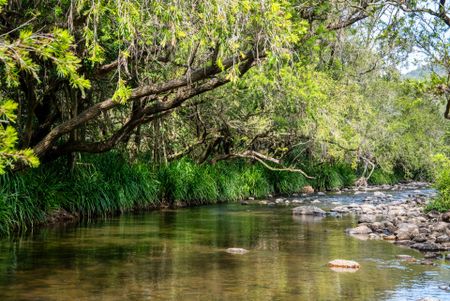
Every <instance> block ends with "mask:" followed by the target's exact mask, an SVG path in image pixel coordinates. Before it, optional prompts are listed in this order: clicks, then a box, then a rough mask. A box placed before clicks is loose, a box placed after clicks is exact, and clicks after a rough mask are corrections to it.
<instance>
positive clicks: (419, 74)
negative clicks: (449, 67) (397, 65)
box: [402, 65, 446, 79]
mask: <svg viewBox="0 0 450 301" xmlns="http://www.w3.org/2000/svg"><path fill="white" fill-rule="evenodd" d="M433 72H435V73H437V74H439V75H445V74H446V71H445V69H444V68H442V67H440V66H430V65H428V66H419V67H417V68H416V69H414V70H411V71H409V72H407V73H405V74H403V75H402V78H404V79H423V78H427V77H429V76H430V75H431V74H432V73H433Z"/></svg>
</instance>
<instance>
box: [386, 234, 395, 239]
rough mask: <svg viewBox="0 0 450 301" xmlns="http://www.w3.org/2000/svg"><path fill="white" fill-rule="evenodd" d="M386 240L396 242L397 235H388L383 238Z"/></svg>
mask: <svg viewBox="0 0 450 301" xmlns="http://www.w3.org/2000/svg"><path fill="white" fill-rule="evenodd" d="M383 239H384V240H395V235H386V236H385V237H383Z"/></svg>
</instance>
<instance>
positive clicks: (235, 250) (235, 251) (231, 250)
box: [225, 248, 249, 255]
mask: <svg viewBox="0 0 450 301" xmlns="http://www.w3.org/2000/svg"><path fill="white" fill-rule="evenodd" d="M225 251H226V252H227V253H230V254H239V255H243V254H246V253H248V252H249V251H248V250H246V249H243V248H228V249H226V250H225Z"/></svg>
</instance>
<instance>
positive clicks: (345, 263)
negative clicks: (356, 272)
mask: <svg viewBox="0 0 450 301" xmlns="http://www.w3.org/2000/svg"><path fill="white" fill-rule="evenodd" d="M328 266H329V267H333V268H345V269H359V268H360V265H359V263H357V262H356V261H353V260H345V259H335V260H332V261H330V262H329V263H328Z"/></svg>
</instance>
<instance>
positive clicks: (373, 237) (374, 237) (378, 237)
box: [369, 233, 381, 240]
mask: <svg viewBox="0 0 450 301" xmlns="http://www.w3.org/2000/svg"><path fill="white" fill-rule="evenodd" d="M369 239H370V240H379V239H381V236H380V235H377V234H375V233H370V234H369Z"/></svg>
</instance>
